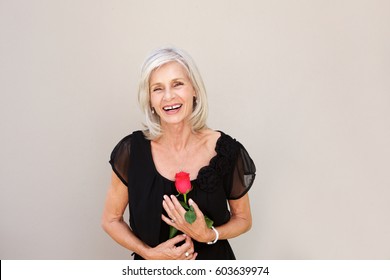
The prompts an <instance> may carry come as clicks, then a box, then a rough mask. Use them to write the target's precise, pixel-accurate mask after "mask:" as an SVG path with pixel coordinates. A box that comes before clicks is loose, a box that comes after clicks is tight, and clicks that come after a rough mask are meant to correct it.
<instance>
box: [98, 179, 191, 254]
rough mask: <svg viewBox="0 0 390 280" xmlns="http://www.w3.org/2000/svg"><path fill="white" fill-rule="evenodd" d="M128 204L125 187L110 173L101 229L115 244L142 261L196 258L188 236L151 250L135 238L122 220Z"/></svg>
mask: <svg viewBox="0 0 390 280" xmlns="http://www.w3.org/2000/svg"><path fill="white" fill-rule="evenodd" d="M128 203H129V198H128V191H127V187H126V186H125V185H124V184H123V183H122V182H121V180H120V179H119V178H118V177H117V175H116V174H115V173H114V172H112V179H111V186H110V188H109V190H108V193H107V197H106V202H105V206H104V211H103V217H102V227H103V229H104V230H105V231H106V232H107V233H108V234H109V235H110V236H111V237H112V238H113V239H114V240H115V241H116V242H118V243H119V244H120V245H122V246H123V247H125V248H127V249H128V250H130V251H133V252H135V253H137V254H138V255H140V256H142V257H143V258H144V259H192V258H196V253H194V248H193V243H192V241H191V239H190V238H189V237H188V236H184V235H179V236H176V237H175V238H172V239H170V240H168V241H166V242H164V243H161V244H160V245H158V246H156V247H154V248H151V247H150V246H148V245H147V244H145V243H144V242H142V241H141V240H140V239H139V238H137V237H136V236H135V234H134V233H133V232H132V230H131V229H130V227H129V225H128V224H127V223H126V222H125V221H124V220H123V214H124V212H125V209H126V207H127V205H128ZM184 240H185V242H184V244H183V245H181V246H179V247H176V246H175V244H177V243H179V242H181V241H184ZM186 252H189V254H190V255H189V256H188V257H186V256H185V253H186Z"/></svg>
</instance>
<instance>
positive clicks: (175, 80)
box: [150, 78, 185, 87]
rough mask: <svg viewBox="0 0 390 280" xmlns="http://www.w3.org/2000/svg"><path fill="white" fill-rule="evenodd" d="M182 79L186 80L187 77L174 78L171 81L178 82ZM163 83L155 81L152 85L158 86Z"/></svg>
mask: <svg viewBox="0 0 390 280" xmlns="http://www.w3.org/2000/svg"><path fill="white" fill-rule="evenodd" d="M182 80H185V78H174V79H172V80H171V81H170V82H177V81H182ZM161 84H162V83H160V82H157V83H154V84H152V85H150V87H154V86H158V85H161Z"/></svg>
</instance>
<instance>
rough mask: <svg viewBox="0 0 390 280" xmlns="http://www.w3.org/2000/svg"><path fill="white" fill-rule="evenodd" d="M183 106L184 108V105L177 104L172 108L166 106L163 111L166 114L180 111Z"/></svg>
mask: <svg viewBox="0 0 390 280" xmlns="http://www.w3.org/2000/svg"><path fill="white" fill-rule="evenodd" d="M181 106H183V104H176V105H172V106H165V107H163V110H164V111H165V112H169V111H173V110H178V109H180V108H181Z"/></svg>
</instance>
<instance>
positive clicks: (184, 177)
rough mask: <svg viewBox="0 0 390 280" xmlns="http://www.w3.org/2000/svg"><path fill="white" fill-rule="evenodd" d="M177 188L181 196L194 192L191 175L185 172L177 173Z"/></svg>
mask: <svg viewBox="0 0 390 280" xmlns="http://www.w3.org/2000/svg"><path fill="white" fill-rule="evenodd" d="M175 186H176V190H177V192H178V193H180V194H187V193H189V191H191V190H192V185H191V181H190V174H189V173H186V172H183V171H182V172H179V173H176V176H175Z"/></svg>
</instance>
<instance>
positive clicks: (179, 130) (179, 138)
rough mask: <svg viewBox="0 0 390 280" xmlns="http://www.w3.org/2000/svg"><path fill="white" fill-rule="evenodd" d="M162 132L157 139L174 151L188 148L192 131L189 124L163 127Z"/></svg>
mask: <svg viewBox="0 0 390 280" xmlns="http://www.w3.org/2000/svg"><path fill="white" fill-rule="evenodd" d="M163 130H164V133H163V135H162V136H161V137H160V139H159V140H158V141H159V142H160V143H163V144H165V145H167V146H169V147H170V148H171V149H174V150H175V151H183V150H186V149H188V147H189V144H190V142H191V138H192V137H193V135H194V133H193V132H192V129H191V127H190V126H189V125H184V124H177V125H168V126H164V127H163Z"/></svg>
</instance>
